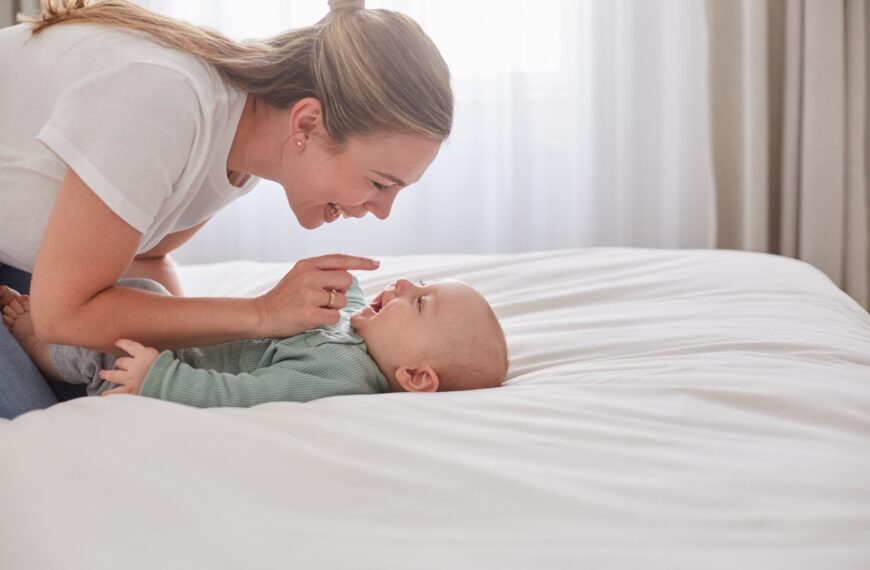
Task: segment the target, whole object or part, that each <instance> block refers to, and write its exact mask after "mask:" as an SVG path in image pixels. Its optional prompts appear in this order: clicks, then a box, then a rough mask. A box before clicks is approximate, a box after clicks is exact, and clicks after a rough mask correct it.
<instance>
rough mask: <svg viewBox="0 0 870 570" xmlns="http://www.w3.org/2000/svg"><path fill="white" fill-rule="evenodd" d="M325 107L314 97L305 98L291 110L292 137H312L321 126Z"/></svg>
mask: <svg viewBox="0 0 870 570" xmlns="http://www.w3.org/2000/svg"><path fill="white" fill-rule="evenodd" d="M322 119H323V107H322V106H321V105H320V101H318V100H317V99H315V98H314V97H304V98H302V99H300V100H298V101H296V103H294V105H293V107H292V108H291V109H290V136H291V137H292V136H293V135H300V134H301V135H305V136H306V137H310V136H311V135H313V134H314V132H315V131H316V130H317V129H318V128H319V127H320V126H321V124H322Z"/></svg>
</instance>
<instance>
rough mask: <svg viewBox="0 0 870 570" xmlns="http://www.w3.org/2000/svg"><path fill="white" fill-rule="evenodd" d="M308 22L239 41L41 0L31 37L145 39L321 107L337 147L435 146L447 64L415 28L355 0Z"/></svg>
mask: <svg viewBox="0 0 870 570" xmlns="http://www.w3.org/2000/svg"><path fill="white" fill-rule="evenodd" d="M329 7H330V11H329V13H328V14H327V15H326V17H324V18H323V19H322V20H320V21H319V22H317V23H316V24H314V25H312V26H306V27H303V28H298V29H295V30H290V31H288V32H285V33H283V34H279V35H277V36H275V37H272V38H269V39H266V40H262V41H242V42H237V41H234V40H232V39H229V38H227V37H226V36H224V35H223V34H221V33H219V32H216V31H214V30H212V29H209V28H205V27H201V26H195V25H192V24H188V23H186V22H182V21H179V20H175V19H173V18H169V17H167V16H162V15H160V14H156V13H154V12H152V11H150V10H147V9H145V8H143V7H141V6H138V5H136V4H134V3H133V2H131V1H129V0H99V1H96V2H94V1H92V0H42V16H41V18H38V19H33V20H30V19H22V21H27V22H30V23H31V25H32V30H33V33H34V34H37V33H39V32H40V31H42V30H44V29H45V28H47V27H49V26H53V25H55V24H62V23H73V22H84V23H93V24H101V25H106V26H111V27H114V28H119V29H124V30H129V31H133V32H138V33H144V34H147V35H148V36H149V37H150V38H152V39H154V40H156V41H158V42H159V43H161V44H164V45H166V46H169V47H171V48H176V49H179V50H182V51H185V52H188V53H191V54H193V55H195V56H197V57H199V58H201V59H203V60H204V61H206V62H207V63H209V64H211V65H213V66H214V67H215V69H217V71H218V72H219V73H220V74H221V76H222V77H223V78H224V79H225V80H226V81H227V82H228V83H230V84H232V85H234V86H236V87H238V88H239V89H241V90H243V91H245V92H247V93H250V94H252V95H254V96H256V97H258V98H259V99H261V100H262V101H265V102H266V103H268V104H269V105H271V106H273V107H276V108H279V109H286V108H288V107H291V106H292V105H293V104H294V103H295V102H296V101H299V100H300V99H302V98H304V97H314V98H316V99H317V100H319V101H320V104H321V106H322V108H323V125H324V128H325V129H326V132H327V133H328V134H329V136H330V138H331V139H332V140H333V142H334V143H336V144H339V145H341V144H342V143H344V142H346V141H347V139H348V138H349V137H351V136H354V135H372V134H376V133H379V132H406V133H412V134H418V135H423V136H427V137H429V138H432V139H435V140H438V141H442V140H444V139H445V138H447V136H448V135H449V134H450V128H451V125H452V123H453V91H452V90H451V87H450V71H449V70H448V68H447V64H446V63H445V62H444V59H443V58H442V57H441V54H440V53H439V52H438V49H437V48H436V47H435V44H434V43H432V40H430V39H429V37H428V36H427V35H426V34H425V33H424V32H423V30H422V29H421V28H420V26H419V25H418V24H417V23H416V22H415V21H414V20H412V19H411V18H409V17H407V16H405V15H403V14H399V13H397V12H392V11H389V10H370V9H365V8H364V1H361V0H356V1H354V0H330V1H329Z"/></svg>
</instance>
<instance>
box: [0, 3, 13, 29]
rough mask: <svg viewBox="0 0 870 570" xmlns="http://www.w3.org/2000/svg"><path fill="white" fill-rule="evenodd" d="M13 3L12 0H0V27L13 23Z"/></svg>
mask: <svg viewBox="0 0 870 570" xmlns="http://www.w3.org/2000/svg"><path fill="white" fill-rule="evenodd" d="M15 4H16V2H14V1H13V0H0V28H5V27H6V26H11V25H12V24H14V23H15Z"/></svg>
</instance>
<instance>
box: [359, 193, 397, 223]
mask: <svg viewBox="0 0 870 570" xmlns="http://www.w3.org/2000/svg"><path fill="white" fill-rule="evenodd" d="M395 201H396V192H381V193H380V194H378V196H377V197H375V198H374V199H373V200H369V201H368V202H366V209H367V210H368V211H369V212H371V213H372V214H374V215H375V217H376V218H378V219H379V220H386V219H387V218H388V217H389V216H390V211H392V209H393V202H395Z"/></svg>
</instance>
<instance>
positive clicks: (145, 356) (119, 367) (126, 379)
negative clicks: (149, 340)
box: [100, 338, 160, 396]
mask: <svg viewBox="0 0 870 570" xmlns="http://www.w3.org/2000/svg"><path fill="white" fill-rule="evenodd" d="M115 346H117V347H118V348H120V349H121V350H123V351H124V352H126V353H127V354H129V355H130V356H129V357H126V356H122V357H121V358H119V359H118V360H116V361H115V369H114V370H100V378H102V379H103V380H107V381H109V382H111V383H112V384H118V387H117V388H112V389H111V390H106V391H105V392H103V394H102V395H103V396H110V395H112V394H134V395H136V394H138V393H139V390H140V389H141V388H142V382H143V381H144V380H145V375H146V374H148V369H149V368H151V365H152V364H154V361H155V360H157V357H158V356H160V352H158V351H157V349H155V348H151V347H149V346H143V345H141V344H139V343H138V342H136V341H135V340H127V339H123V338H122V339H119V340H118V341H117V342H115Z"/></svg>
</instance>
